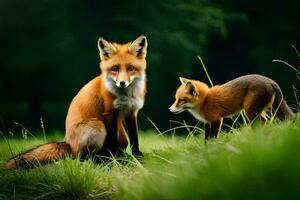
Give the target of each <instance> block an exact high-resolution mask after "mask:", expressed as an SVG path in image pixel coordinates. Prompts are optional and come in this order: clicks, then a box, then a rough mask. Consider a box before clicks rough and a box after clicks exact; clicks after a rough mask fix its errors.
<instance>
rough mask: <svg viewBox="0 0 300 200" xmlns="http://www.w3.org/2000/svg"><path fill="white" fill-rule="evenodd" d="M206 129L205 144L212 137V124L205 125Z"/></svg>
mask: <svg viewBox="0 0 300 200" xmlns="http://www.w3.org/2000/svg"><path fill="white" fill-rule="evenodd" d="M204 128H205V132H204V142H205V144H206V141H207V140H208V139H209V137H210V129H211V128H210V124H209V123H205V125H204Z"/></svg>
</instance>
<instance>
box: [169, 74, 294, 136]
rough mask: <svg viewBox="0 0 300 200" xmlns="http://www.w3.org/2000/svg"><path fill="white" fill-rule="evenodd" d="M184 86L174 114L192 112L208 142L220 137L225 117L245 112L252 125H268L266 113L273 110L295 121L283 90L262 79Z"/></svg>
mask: <svg viewBox="0 0 300 200" xmlns="http://www.w3.org/2000/svg"><path fill="white" fill-rule="evenodd" d="M179 79H180V81H181V84H182V85H181V86H179V88H178V89H177V91H176V95H175V98H176V100H175V102H174V103H173V105H172V106H171V107H170V111H171V112H173V113H175V114H177V113H181V112H183V111H185V110H188V111H189V112H190V113H191V114H192V115H193V116H194V117H195V118H197V119H198V120H200V121H203V122H204V123H205V141H206V140H207V139H209V138H211V137H218V133H219V131H220V128H221V125H222V121H223V118H224V117H230V116H232V115H234V114H236V113H237V112H239V111H240V110H242V109H244V110H245V113H246V116H247V118H248V120H249V122H252V121H253V120H254V119H255V118H256V117H257V116H260V117H261V120H262V121H263V122H266V121H267V117H266V116H267V115H266V113H265V110H266V109H268V108H270V107H273V108H274V109H275V110H276V111H277V112H276V115H277V117H278V118H279V119H280V120H292V119H294V118H295V114H294V113H293V112H292V110H291V109H290V108H289V107H288V105H287V103H286V101H285V100H284V98H283V95H282V92H281V89H280V87H279V86H278V84H277V83H275V82H274V81H273V80H271V79H269V78H267V77H264V76H261V75H255V74H253V75H246V76H241V77H238V78H236V79H233V80H231V81H229V82H227V83H225V84H223V85H217V86H214V87H211V88H209V87H208V86H207V85H206V84H205V83H203V82H200V81H196V80H189V79H186V78H182V77H180V78H179Z"/></svg>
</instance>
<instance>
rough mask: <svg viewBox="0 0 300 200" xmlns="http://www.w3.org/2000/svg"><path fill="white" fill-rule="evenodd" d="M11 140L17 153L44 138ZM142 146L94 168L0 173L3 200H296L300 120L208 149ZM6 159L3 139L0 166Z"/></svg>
mask: <svg viewBox="0 0 300 200" xmlns="http://www.w3.org/2000/svg"><path fill="white" fill-rule="evenodd" d="M47 139H48V140H51V139H57V140H63V135H55V136H53V137H52V138H49V136H47ZM8 141H9V143H10V145H11V147H12V149H13V150H14V152H19V151H21V150H25V149H27V148H30V147H33V146H34V145H37V144H40V143H43V142H44V138H43V136H41V137H39V138H37V139H32V138H31V137H28V139H27V140H24V139H9V140H8ZM140 141H141V149H142V151H143V152H144V155H145V157H144V158H143V159H142V160H136V159H134V158H133V157H131V156H127V157H126V158H117V159H112V161H111V162H110V163H108V164H97V163H94V162H93V161H91V160H89V161H85V162H80V161H79V160H72V159H70V158H67V159H65V160H61V161H58V162H56V163H54V164H50V165H46V166H39V167H37V168H35V169H31V170H14V171H13V170H6V169H4V168H3V167H0V199H34V198H35V199H128V200H135V199H299V198H300V191H299V183H300V119H298V120H297V121H296V122H295V123H289V122H286V123H276V122H275V123H272V124H269V125H267V126H265V127H260V126H258V127H254V128H250V127H248V126H246V127H244V128H242V129H235V130H232V131H231V132H230V133H228V134H226V133H222V134H221V136H220V138H219V139H217V140H213V141H211V142H210V143H209V144H208V145H206V146H205V145H204V144H203V143H204V142H203V134H196V135H193V134H189V135H188V136H187V137H183V136H177V135H176V134H174V135H172V136H170V135H157V134H155V132H154V131H147V132H141V133H140ZM9 156H10V151H9V148H8V145H7V143H6V142H5V141H4V140H2V141H0V162H1V163H0V164H2V163H3V162H4V160H5V159H7V158H8V157H9Z"/></svg>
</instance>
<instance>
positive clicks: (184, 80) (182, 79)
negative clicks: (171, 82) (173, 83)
mask: <svg viewBox="0 0 300 200" xmlns="http://www.w3.org/2000/svg"><path fill="white" fill-rule="evenodd" d="M179 80H180V83H181V84H182V85H184V84H186V83H187V82H189V79H187V78H183V77H179Z"/></svg>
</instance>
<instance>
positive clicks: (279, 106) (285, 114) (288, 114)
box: [273, 83, 296, 121]
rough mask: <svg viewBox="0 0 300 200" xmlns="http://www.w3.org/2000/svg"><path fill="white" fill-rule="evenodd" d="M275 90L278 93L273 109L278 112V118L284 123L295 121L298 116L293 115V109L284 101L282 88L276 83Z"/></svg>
mask: <svg viewBox="0 0 300 200" xmlns="http://www.w3.org/2000/svg"><path fill="white" fill-rule="evenodd" d="M273 88H274V90H275V93H276V96H275V100H274V104H273V108H274V109H275V110H277V112H276V116H277V117H278V118H279V119H280V120H282V121H283V120H294V119H295V117H296V115H295V113H293V111H292V110H291V108H290V107H289V106H288V105H287V103H286V101H285V100H284V97H283V94H282V92H281V89H280V87H279V86H278V85H277V84H276V83H274V84H273Z"/></svg>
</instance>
